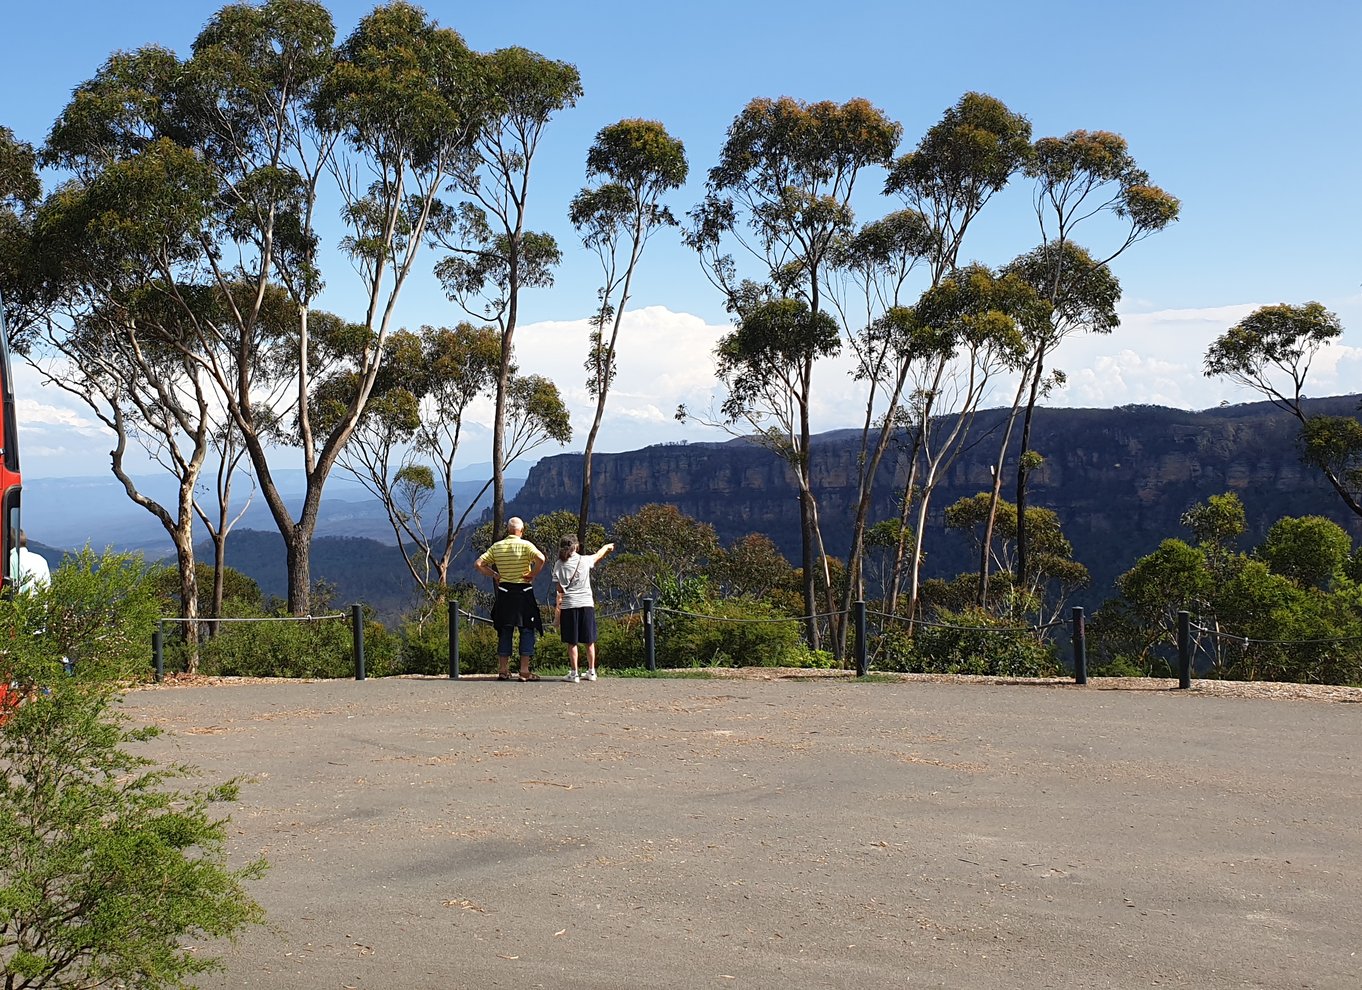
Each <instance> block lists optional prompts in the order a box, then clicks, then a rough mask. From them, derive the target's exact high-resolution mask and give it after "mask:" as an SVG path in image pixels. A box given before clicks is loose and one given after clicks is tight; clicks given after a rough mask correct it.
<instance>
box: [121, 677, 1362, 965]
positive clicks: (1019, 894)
mask: <svg viewBox="0 0 1362 990" xmlns="http://www.w3.org/2000/svg"><path fill="white" fill-rule="evenodd" d="M124 707H125V710H126V711H127V712H128V713H129V714H130V715H131V716H132V717H133V719H134V720H135V721H137V722H139V723H141V722H151V723H155V724H157V725H160V726H162V727H164V728H165V729H167V730H169V731H168V732H167V733H166V734H165V735H163V736H161V737H160V738H158V739H156V740H154V741H152V742H150V743H147V744H145V746H144V749H145V751H146V752H147V753H149V754H151V755H154V756H156V757H158V758H167V759H169V758H174V759H182V760H185V761H188V762H191V763H194V764H197V765H198V766H199V767H201V768H202V769H203V770H204V772H205V780H206V781H209V782H216V781H219V780H222V779H225V778H227V777H230V776H233V775H239V776H240V777H241V778H242V780H243V788H242V795H241V800H240V801H239V802H238V803H237V804H236V805H233V806H226V810H228V811H229V812H230V814H231V824H230V826H229V835H230V841H231V848H232V851H233V857H234V859H235V860H237V861H241V860H244V859H246V858H249V857H255V856H265V857H266V858H267V859H268V860H269V862H270V864H271V867H270V870H269V872H268V874H267V875H266V877H265V878H264V879H263V880H261V881H259V882H257V883H256V884H255V885H254V886H253V887H252V891H253V893H254V894H255V896H256V897H257V898H258V899H259V900H260V902H261V903H262V904H263V905H264V906H265V907H266V909H267V911H268V918H269V920H268V924H267V926H266V927H264V928H260V929H256V930H254V931H252V932H250V933H248V934H247V935H246V936H245V937H244V938H243V939H242V940H241V941H240V942H239V943H237V944H235V945H227V946H225V947H224V946H221V945H219V946H214V947H213V948H212V949H211V950H210V951H218V950H221V951H223V952H224V955H225V960H226V966H227V968H226V971H225V972H223V973H220V974H214V975H210V976H208V977H206V978H204V979H203V980H202V981H201V985H202V986H203V987H280V988H283V987H288V988H297V990H311V988H337V990H341V988H365V990H388V988H406V990H425V988H439V990H447V988H493V987H517V988H524V987H552V988H630V990H634V988H639V987H678V988H680V987H685V988H704V987H714V988H727V987H734V988H737V987H747V988H767V987H772V988H775V987H779V988H806V987H838V988H841V987H856V988H881V987H883V988H888V987H894V988H901V987H909V988H911V987H942V988H952V990H960V988H963V990H971V988H979V990H983V988H988V990H994V988H1011V987H1016V988H1028V990H1031V988H1040V987H1064V988H1082V987H1112V988H1115V987H1120V988H1126V987H1153V986H1160V987H1197V988H1203V990H1205V988H1222V987H1223V988H1230V987H1234V988H1241V987H1274V988H1275V987H1283V988H1285V987H1292V988H1302V987H1308V988H1340V990H1342V988H1348V990H1353V988H1356V987H1358V986H1362V896H1359V893H1358V892H1359V891H1362V762H1359V759H1360V757H1359V754H1362V708H1360V707H1358V706H1357V705H1353V704H1346V703H1322V702H1310V701H1292V700H1255V699H1243V698H1226V697H1216V696H1212V695H1209V694H1206V693H1200V692H1197V691H1193V692H1190V693H1188V692H1173V691H1102V690H1094V689H1092V688H1091V687H1089V688H1078V687H1056V686H1053V685H1051V686H1018V685H979V684H951V683H926V682H924V683H917V682H912V683H854V682H850V681H847V680H845V679H836V678H821V679H783V678H766V679H761V680H697V679H658V680H645V679H616V678H610V679H603V680H601V681H599V682H597V683H595V684H580V685H572V684H564V683H561V682H550V681H544V682H541V683H538V684H519V683H509V684H506V683H497V682H495V681H490V680H486V679H481V678H465V679H463V680H460V681H449V680H444V679H437V678H426V679H421V678H410V679H409V678H401V679H385V680H370V681H366V682H363V683H356V682H354V681H333V682H313V683H279V684H244V685H234V686H212V687H191V688H177V689H164V690H144V691H134V692H132V693H130V694H129V695H128V696H127V699H126V702H125V705H124Z"/></svg>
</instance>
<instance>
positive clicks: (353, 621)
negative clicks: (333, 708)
mask: <svg viewBox="0 0 1362 990" xmlns="http://www.w3.org/2000/svg"><path fill="white" fill-rule="evenodd" d="M350 626H351V629H352V632H353V634H354V639H355V680H357V681H362V680H364V606H363V605H351V606H350Z"/></svg>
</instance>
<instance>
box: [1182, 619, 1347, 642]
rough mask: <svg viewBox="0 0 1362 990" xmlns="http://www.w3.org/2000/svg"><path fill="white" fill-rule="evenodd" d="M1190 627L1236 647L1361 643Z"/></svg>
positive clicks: (1196, 626)
mask: <svg viewBox="0 0 1362 990" xmlns="http://www.w3.org/2000/svg"><path fill="white" fill-rule="evenodd" d="M1191 627H1192V628H1193V629H1195V630H1197V631H1198V632H1203V633H1206V634H1208V635H1211V636H1215V637H1217V638H1218V639H1223V640H1228V641H1229V642H1231V643H1233V644H1235V645H1236V646H1315V645H1318V644H1323V643H1362V636H1328V637H1324V638H1321V639H1254V638H1253V637H1251V636H1239V635H1237V634H1235V633H1231V632H1226V631H1225V630H1223V629H1212V628H1211V627H1209V626H1203V625H1202V624H1201V623H1199V622H1193V623H1192V624H1191Z"/></svg>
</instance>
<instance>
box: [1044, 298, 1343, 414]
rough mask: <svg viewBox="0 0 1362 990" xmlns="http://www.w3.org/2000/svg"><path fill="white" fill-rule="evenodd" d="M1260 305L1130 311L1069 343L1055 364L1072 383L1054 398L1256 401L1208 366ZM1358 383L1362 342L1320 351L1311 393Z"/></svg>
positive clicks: (1179, 403) (1061, 401) (1059, 402)
mask: <svg viewBox="0 0 1362 990" xmlns="http://www.w3.org/2000/svg"><path fill="white" fill-rule="evenodd" d="M1259 305H1260V304H1258V303H1237V304H1234V305H1227V306H1209V307H1204V308H1200V309H1164V310H1154V311H1151V312H1142V313H1141V312H1137V313H1130V312H1123V313H1122V314H1121V325H1120V326H1119V327H1118V328H1117V329H1116V331H1115V332H1114V333H1112V334H1110V335H1108V336H1096V335H1086V336H1079V337H1072V338H1070V339H1069V340H1066V341H1065V342H1064V344H1063V345H1062V346H1061V348H1060V349H1059V351H1058V352H1057V353H1056V355H1055V357H1054V359H1053V361H1052V362H1051V365H1052V367H1057V368H1061V369H1063V370H1064V371H1065V372H1066V373H1067V374H1068V382H1067V383H1066V384H1065V385H1064V386H1063V387H1061V388H1058V389H1056V390H1055V391H1054V392H1053V393H1052V394H1051V396H1050V398H1049V400H1048V404H1049V405H1052V406H1119V405H1125V404H1128V403H1140V404H1146V403H1147V404H1152V405H1165V406H1174V407H1177V408H1181V409H1207V408H1210V407H1212V406H1215V405H1218V404H1219V403H1220V402H1222V401H1228V402H1251V401H1255V400H1257V399H1258V398H1259V396H1258V395H1257V394H1256V393H1253V392H1250V391H1248V390H1246V389H1244V388H1241V387H1239V386H1237V385H1235V384H1234V383H1233V382H1230V381H1227V380H1224V379H1218V378H1207V377H1206V376H1205V374H1204V372H1203V370H1202V367H1203V361H1204V359H1205V355H1206V350H1207V348H1209V347H1210V345H1211V343H1212V342H1213V341H1214V340H1215V339H1216V338H1217V337H1218V336H1220V335H1221V334H1222V333H1224V332H1225V331H1226V330H1227V329H1229V328H1230V327H1231V326H1233V325H1234V324H1235V323H1237V322H1238V321H1239V320H1241V319H1243V318H1244V317H1245V316H1247V315H1248V314H1249V313H1251V312H1253V311H1254V310H1255V309H1257V308H1258V306H1259ZM1345 339H1346V334H1345ZM1359 381H1362V348H1358V347H1354V346H1352V345H1350V344H1347V343H1335V344H1331V345H1329V346H1328V347H1325V348H1323V349H1322V350H1321V351H1320V352H1319V354H1318V355H1317V356H1316V359H1315V362H1314V364H1313V366H1312V367H1311V370H1310V377H1309V380H1308V391H1309V394H1312V395H1337V394H1339V393H1346V392H1353V391H1356V390H1357V388H1358V382H1359Z"/></svg>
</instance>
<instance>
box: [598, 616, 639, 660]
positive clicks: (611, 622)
mask: <svg viewBox="0 0 1362 990" xmlns="http://www.w3.org/2000/svg"><path fill="white" fill-rule="evenodd" d="M646 662H647V661H646V658H645V657H644V654H643V617H642V616H641V615H623V616H620V617H619V618H615V619H598V620H597V622H596V668H597V669H598V670H624V669H625V668H628V667H643V666H644V665H645V664H646Z"/></svg>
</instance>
